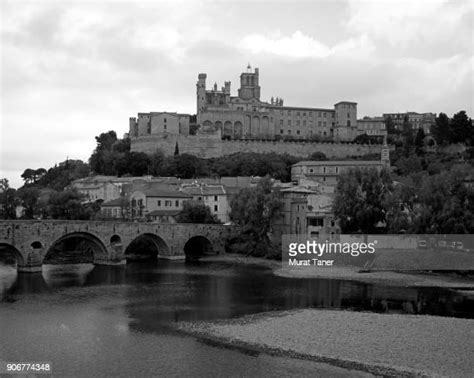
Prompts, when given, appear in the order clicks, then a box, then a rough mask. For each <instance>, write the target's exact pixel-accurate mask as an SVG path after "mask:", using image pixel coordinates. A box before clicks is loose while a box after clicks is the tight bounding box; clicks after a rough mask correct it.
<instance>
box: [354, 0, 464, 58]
mask: <svg viewBox="0 0 474 378" xmlns="http://www.w3.org/2000/svg"><path fill="white" fill-rule="evenodd" d="M346 28H347V30H348V32H350V33H355V34H364V35H369V36H370V38H371V39H372V41H373V42H374V44H375V45H376V47H377V54H378V56H385V57H390V58H394V57H395V58H396V57H416V58H420V59H427V60H429V59H436V58H439V57H446V56H452V55H454V54H459V53H464V54H466V55H472V2H471V1H470V0H459V1H450V2H446V1H443V0H418V1H406V0H405V1H400V0H379V1H360V0H349V20H348V22H347V23H346Z"/></svg>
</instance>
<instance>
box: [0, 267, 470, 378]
mask: <svg viewBox="0 0 474 378" xmlns="http://www.w3.org/2000/svg"><path fill="white" fill-rule="evenodd" d="M0 297H1V303H0V321H1V324H0V335H1V339H2V342H1V343H0V360H2V361H18V362H28V361H29V362H32V361H34V362H49V363H51V364H52V370H53V373H54V374H55V375H58V376H85V375H88V376H104V375H117V376H138V375H142V376H143V375H145V376H150V375H164V376H242V375H245V376H261V375H265V376H282V375H283V376H284V375H292V376H295V375H302V376H307V375H312V374H314V372H315V371H319V372H320V373H321V374H324V375H327V374H332V375H335V376H338V375H340V376H343V375H344V371H342V369H341V370H339V368H333V367H328V366H326V365H324V364H317V363H315V362H311V361H304V360H295V359H290V358H284V357H276V356H268V355H265V354H259V353H257V352H252V351H246V350H235V349H228V348H224V347H222V346H216V345H209V344H208V343H206V342H203V341H202V340H199V339H196V338H194V337H191V336H186V335H183V334H180V333H178V332H176V331H175V330H174V329H173V323H174V322H177V321H183V320H210V319H229V318H234V317H238V316H242V315H246V314H253V313H259V312H264V311H273V310H286V309H295V308H307V307H315V308H333V309H346V310H351V311H375V312H389V313H393V312H396V313H407V314H412V313H418V314H433V315H438V316H456V317H465V318H472V317H474V311H473V308H472V305H473V303H472V300H469V298H467V297H464V296H463V295H462V294H461V292H456V291H451V290H447V289H439V288H402V287H390V286H381V285H370V284H364V283H360V282H351V281H341V280H323V279H299V280H295V279H287V278H283V277H276V276H274V275H273V274H272V272H271V270H269V269H267V268H263V267H259V266H253V265H239V264H232V263H224V262H206V261H203V262H196V263H184V262H180V261H178V262H170V261H161V260H160V261H158V262H157V263H153V264H137V263H135V264H128V265H126V266H119V267H109V266H94V265H92V264H74V265H44V267H43V273H42V274H41V273H40V274H17V273H16V270H15V268H14V267H13V266H9V265H3V264H2V265H0ZM328 369H329V370H328Z"/></svg>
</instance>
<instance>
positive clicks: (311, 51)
mask: <svg viewBox="0 0 474 378" xmlns="http://www.w3.org/2000/svg"><path fill="white" fill-rule="evenodd" d="M241 46H242V47H243V48H244V49H248V50H250V51H251V52H252V53H253V54H258V53H262V52H264V53H265V52H267V53H272V54H275V55H283V56H289V57H293V58H307V57H317V58H322V57H326V56H328V55H329V54H330V51H331V50H330V49H329V48H328V47H327V46H325V45H324V44H322V43H320V42H319V41H317V40H316V39H314V38H311V37H309V36H307V35H304V34H303V33H302V32H300V31H299V30H297V31H295V32H294V33H293V34H292V35H291V36H289V37H280V38H276V39H272V38H271V37H267V36H264V35H260V34H251V35H247V36H245V37H244V38H243V39H242V42H241Z"/></svg>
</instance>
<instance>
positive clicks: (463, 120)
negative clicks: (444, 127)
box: [450, 110, 473, 144]
mask: <svg viewBox="0 0 474 378" xmlns="http://www.w3.org/2000/svg"><path fill="white" fill-rule="evenodd" d="M450 126H451V140H450V141H451V143H466V142H468V144H469V143H470V142H471V138H472V128H473V127H472V122H471V120H470V119H469V118H468V117H467V114H466V112H465V111H464V110H461V111H460V112H458V113H456V114H454V115H453V118H451V122H450Z"/></svg>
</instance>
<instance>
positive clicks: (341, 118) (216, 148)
mask: <svg viewBox="0 0 474 378" xmlns="http://www.w3.org/2000/svg"><path fill="white" fill-rule="evenodd" d="M206 79H207V75H206V74H205V73H201V74H199V75H198V81H197V83H196V105H197V108H196V116H191V115H189V114H180V113H172V112H150V113H138V117H137V118H135V117H132V118H130V129H129V137H130V139H131V146H132V151H141V152H147V153H152V152H154V151H156V150H157V149H161V150H162V151H164V152H165V154H172V153H173V152H174V151H175V148H176V145H178V148H179V151H180V152H181V153H184V152H186V153H191V154H194V155H197V156H201V157H217V156H222V155H225V154H231V153H234V152H244V151H254V152H279V153H284V152H287V153H290V154H293V155H296V156H307V155H309V154H311V153H312V152H315V151H321V152H323V153H325V154H327V155H328V156H334V157H342V156H346V155H358V154H366V153H373V152H380V146H376V145H375V146H374V145H371V146H361V145H351V144H350V143H343V142H350V141H352V140H353V139H354V138H355V137H356V136H357V135H359V134H361V133H363V131H362V132H361V130H360V127H358V121H357V103H355V102H350V101H341V102H338V103H336V104H335V105H334V107H333V108H332V109H329V108H320V107H314V108H312V107H301V106H286V105H284V101H283V99H281V98H278V97H277V98H273V97H272V98H271V99H270V101H269V102H266V101H262V100H261V99H260V92H261V91H260V77H259V70H258V68H255V69H254V70H252V69H251V67H250V65H249V66H248V67H247V71H246V72H243V73H242V74H241V75H240V87H239V88H238V91H237V96H232V95H231V83H230V81H227V82H225V83H224V86H223V87H221V88H220V89H218V86H217V84H214V85H213V86H212V87H211V88H208V87H207V83H206ZM360 125H361V124H360V123H359V126H360ZM328 142H332V143H331V144H328ZM334 142H335V143H334ZM330 146H331V147H330Z"/></svg>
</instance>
